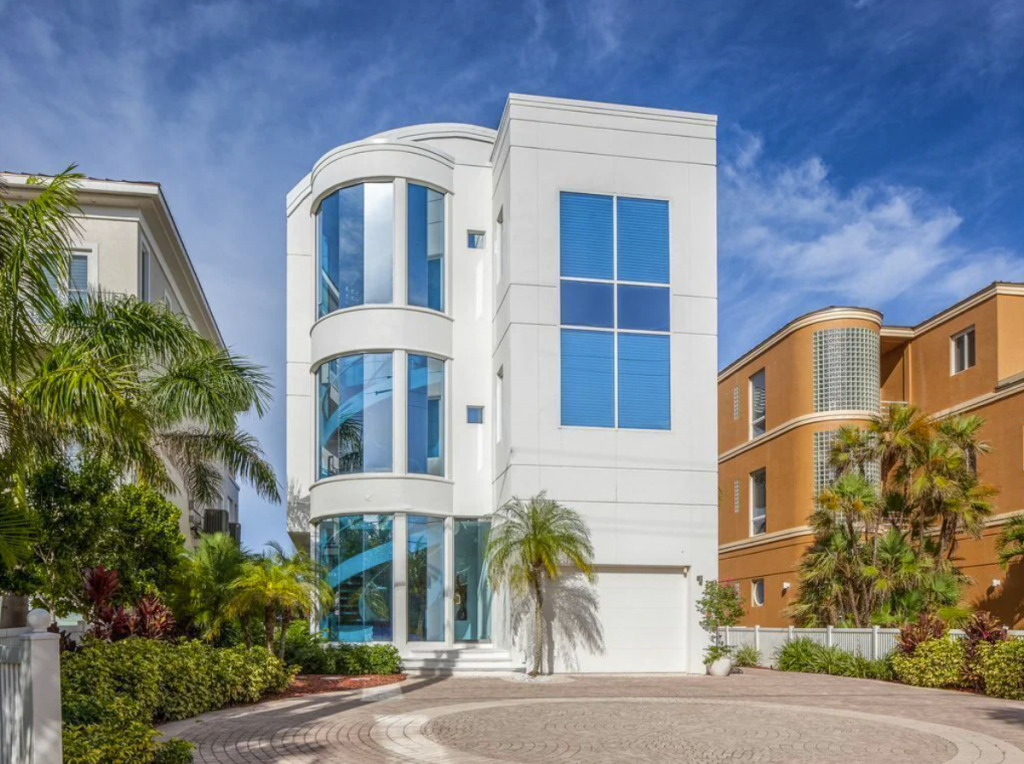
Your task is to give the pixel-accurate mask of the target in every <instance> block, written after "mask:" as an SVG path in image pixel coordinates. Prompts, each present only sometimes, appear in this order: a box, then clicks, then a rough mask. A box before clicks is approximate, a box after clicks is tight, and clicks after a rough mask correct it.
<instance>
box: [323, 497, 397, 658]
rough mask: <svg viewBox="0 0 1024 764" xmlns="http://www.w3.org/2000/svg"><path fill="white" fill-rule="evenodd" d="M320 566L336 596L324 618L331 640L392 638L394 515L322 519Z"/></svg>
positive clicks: (324, 628) (358, 640) (386, 639)
mask: <svg viewBox="0 0 1024 764" xmlns="http://www.w3.org/2000/svg"><path fill="white" fill-rule="evenodd" d="M316 538H317V545H316V559H317V562H319V563H320V565H321V566H322V567H323V569H324V571H326V576H327V583H328V584H329V585H330V587H331V589H332V590H333V592H334V597H333V601H332V603H331V606H330V608H329V609H325V610H324V612H323V615H322V616H321V619H320V628H321V629H322V630H323V631H324V632H325V633H326V636H327V638H328V639H330V640H332V641H338V642H371V641H378V640H379V641H388V640H390V639H391V636H392V634H391V591H392V557H393V549H392V522H391V516H390V515H351V516H346V517H332V518H328V519H325V520H321V521H320V522H319V524H318V526H317V535H316Z"/></svg>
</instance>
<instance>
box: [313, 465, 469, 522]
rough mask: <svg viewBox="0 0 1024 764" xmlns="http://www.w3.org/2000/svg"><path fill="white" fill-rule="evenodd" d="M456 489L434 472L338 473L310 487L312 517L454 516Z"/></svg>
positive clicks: (314, 520) (449, 481) (314, 518)
mask: <svg viewBox="0 0 1024 764" xmlns="http://www.w3.org/2000/svg"><path fill="white" fill-rule="evenodd" d="M453 492H454V486H453V483H452V481H451V480H448V479H446V478H439V477H434V476H433V475H393V474H386V475H384V474H381V475H374V474H367V473H363V474H352V475H335V476H333V477H328V478H323V479H322V480H318V481H317V482H316V483H314V484H313V485H312V486H311V487H310V489H309V503H310V520H311V521H312V522H314V523H315V522H316V521H317V520H318V519H321V518H324V517H333V516H336V515H352V514H371V515H372V514H381V513H390V512H412V513H414V514H420V515H423V514H428V515H429V514H435V515H451V514H453V511H454V510H453V506H454V504H453Z"/></svg>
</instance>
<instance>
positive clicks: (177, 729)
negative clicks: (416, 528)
mask: <svg viewBox="0 0 1024 764" xmlns="http://www.w3.org/2000/svg"><path fill="white" fill-rule="evenodd" d="M163 731H164V732H165V733H168V734H173V735H178V736H180V737H184V738H186V739H188V740H191V741H193V742H194V743H195V744H196V752H195V753H196V756H195V760H196V762H197V764H205V763H210V762H216V763H217V764H236V763H237V762H275V763H277V764H285V763H288V764H333V763H335V762H338V763H341V762H344V763H345V764H361V763H363V762H402V763H403V764H404V763H407V762H437V764H441V763H442V762H445V763H447V764H495V763H496V762H527V763H528V764H542V763H546V762H555V761H558V762H578V763H579V764H613V763H618V762H635V763H640V762H673V764H678V763H681V762H731V761H738V762H778V763H779V764H790V763H791V762H792V763H798V762H815V763H822V764H825V763H829V762H837V763H838V762H841V763H842V764H875V763H876V762H899V764H932V763H933V762H955V763H956V764H966V763H967V762H971V763H973V764H988V763H989V762H1007V763H1009V762H1016V763H1019V764H1024V753H1022V752H1021V749H1022V748H1024V703H1016V702H1012V701H1000V700H994V699H991V698H984V697H979V696H975V695H967V694H962V693H954V692H944V691H940V690H919V689H914V688H910V687H903V686H901V685H895V684H886V683H883V682H873V681H869V680H859V679H840V678H835V677H821V676H811V675H806V674H783V673H778V672H771V671H762V670H753V671H750V670H748V671H747V672H746V673H744V674H742V675H736V674H734V675H733V676H731V677H729V678H727V679H713V678H710V677H687V676H586V677H582V676H581V677H559V678H558V680H557V681H553V682H549V683H544V684H525V683H522V682H514V681H510V680H507V679H500V678H468V677H458V678H445V679H437V678H425V679H410V680H409V681H407V682H405V683H403V684H400V685H393V686H392V687H384V688H380V689H379V690H364V691H362V692H359V691H356V692H348V693H332V694H329V695H315V696H307V697H305V698H297V699H291V700H281V701H274V702H270V703H264V704H261V705H257V706H251V707H247V708H239V709H229V710H226V711H220V712H217V713H214V714H207V715H205V716H202V717H198V718H196V719H190V720H188V721H184V722H177V723H175V724H172V725H167V726H166V727H164V728H163Z"/></svg>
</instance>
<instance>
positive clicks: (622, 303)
mask: <svg viewBox="0 0 1024 764" xmlns="http://www.w3.org/2000/svg"><path fill="white" fill-rule="evenodd" d="M669 299H670V298H669V292H668V289H667V288H662V287H641V286H628V285H624V284H620V285H619V328H620V329H638V330H644V331H650V332H667V331H668V330H669Z"/></svg>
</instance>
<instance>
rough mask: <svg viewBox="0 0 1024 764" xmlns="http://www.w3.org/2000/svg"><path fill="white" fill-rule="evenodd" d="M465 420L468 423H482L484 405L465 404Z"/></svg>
mask: <svg viewBox="0 0 1024 764" xmlns="http://www.w3.org/2000/svg"><path fill="white" fill-rule="evenodd" d="M466 421H467V422H468V423H469V424H483V423H484V407H483V406H466Z"/></svg>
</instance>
